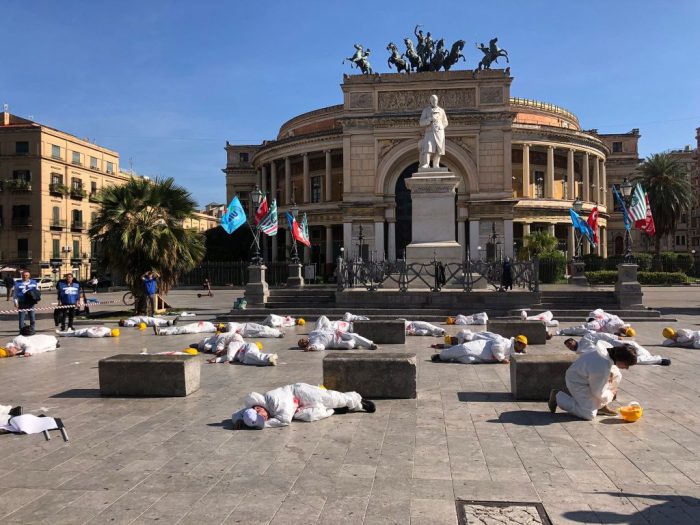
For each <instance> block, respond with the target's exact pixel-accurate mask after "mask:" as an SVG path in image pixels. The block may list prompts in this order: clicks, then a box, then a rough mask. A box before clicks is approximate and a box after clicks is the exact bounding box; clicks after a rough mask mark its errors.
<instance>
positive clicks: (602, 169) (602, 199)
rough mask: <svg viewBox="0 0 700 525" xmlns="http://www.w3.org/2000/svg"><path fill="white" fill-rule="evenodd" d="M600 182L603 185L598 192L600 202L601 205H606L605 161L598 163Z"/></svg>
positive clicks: (606, 179)
mask: <svg viewBox="0 0 700 525" xmlns="http://www.w3.org/2000/svg"><path fill="white" fill-rule="evenodd" d="M600 183H601V185H602V186H603V187H602V190H603V191H602V192H601V194H600V202H601V203H602V204H603V206H606V207H607V205H608V175H607V173H606V171H605V161H603V162H601V163H600Z"/></svg>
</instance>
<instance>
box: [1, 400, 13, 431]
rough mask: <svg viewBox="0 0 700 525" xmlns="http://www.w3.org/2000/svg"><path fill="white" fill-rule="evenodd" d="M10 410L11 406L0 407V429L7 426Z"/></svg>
mask: <svg viewBox="0 0 700 525" xmlns="http://www.w3.org/2000/svg"><path fill="white" fill-rule="evenodd" d="M10 410H12V405H0V427H3V426H5V425H7V422H8V421H9V420H10Z"/></svg>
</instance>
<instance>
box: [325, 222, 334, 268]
mask: <svg viewBox="0 0 700 525" xmlns="http://www.w3.org/2000/svg"><path fill="white" fill-rule="evenodd" d="M326 264H333V226H326Z"/></svg>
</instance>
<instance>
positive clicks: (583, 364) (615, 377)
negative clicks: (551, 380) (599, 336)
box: [557, 347, 622, 421]
mask: <svg viewBox="0 0 700 525" xmlns="http://www.w3.org/2000/svg"><path fill="white" fill-rule="evenodd" d="M621 378H622V374H621V373H620V370H619V369H618V368H617V367H616V366H615V363H613V361H612V359H610V356H609V355H608V350H607V349H605V348H600V347H596V350H595V351H593V352H586V353H585V354H581V357H579V358H578V359H577V360H576V361H574V362H573V364H572V365H571V366H570V367H569V369H568V370H567V371H566V387H567V388H568V389H569V392H571V395H569V394H567V393H566V392H561V391H560V392H557V405H558V406H559V408H561V409H562V410H565V411H566V412H569V413H570V414H573V415H575V416H578V417H580V418H582V419H587V420H589V421H590V420H592V419H594V418H595V416H596V414H597V413H598V409H599V408H602V407H603V406H606V405H607V404H608V403H611V402H612V400H613V397H614V395H615V394H614V391H613V388H617V386H618V385H619V384H620V379H621Z"/></svg>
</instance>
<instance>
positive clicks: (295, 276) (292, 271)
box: [287, 183, 305, 288]
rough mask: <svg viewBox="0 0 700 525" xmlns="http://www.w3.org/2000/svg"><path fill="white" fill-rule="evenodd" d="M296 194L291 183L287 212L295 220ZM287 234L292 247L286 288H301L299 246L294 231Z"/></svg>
mask: <svg viewBox="0 0 700 525" xmlns="http://www.w3.org/2000/svg"><path fill="white" fill-rule="evenodd" d="M295 194H296V186H295V185H294V183H292V202H291V203H290V207H289V212H290V213H291V214H292V217H294V221H295V222H296V219H297V215H299V208H298V207H297V203H296V200H295V199H294V195H295ZM289 234H290V235H291V236H292V248H291V250H290V252H289V257H290V259H291V260H290V261H289V273H288V274H287V287H288V288H302V287H303V286H304V284H305V282H304V277H303V275H302V274H301V269H302V265H301V260H299V247H298V245H297V240H296V239H295V238H294V232H293V231H290V232H289Z"/></svg>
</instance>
